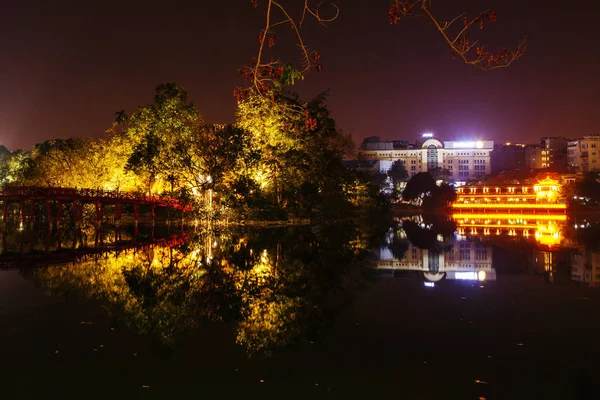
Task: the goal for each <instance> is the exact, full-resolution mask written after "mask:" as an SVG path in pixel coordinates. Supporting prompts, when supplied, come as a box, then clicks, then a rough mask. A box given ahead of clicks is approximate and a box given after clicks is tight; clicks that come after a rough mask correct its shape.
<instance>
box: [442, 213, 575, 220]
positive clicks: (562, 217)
mask: <svg viewBox="0 0 600 400" xmlns="http://www.w3.org/2000/svg"><path fill="white" fill-rule="evenodd" d="M486 217H489V214H476V213H464V214H463V213H456V214H452V218H454V219H465V218H475V219H483V218H486ZM523 217H525V218H527V219H528V220H536V221H539V220H542V221H544V220H545V221H566V220H567V216H566V215H565V214H554V215H553V214H531V215H529V214H527V215H522V214H494V218H500V219H516V218H523Z"/></svg>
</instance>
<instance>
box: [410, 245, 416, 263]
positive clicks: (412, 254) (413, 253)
mask: <svg viewBox="0 0 600 400" xmlns="http://www.w3.org/2000/svg"><path fill="white" fill-rule="evenodd" d="M411 256H412V258H413V260H414V259H416V258H417V248H416V247H413V248H412V249H411Z"/></svg>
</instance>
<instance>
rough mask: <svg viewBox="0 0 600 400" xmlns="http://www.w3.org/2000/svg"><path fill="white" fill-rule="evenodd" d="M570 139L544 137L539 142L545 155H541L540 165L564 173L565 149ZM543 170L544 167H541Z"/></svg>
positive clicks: (565, 165) (565, 164)
mask: <svg viewBox="0 0 600 400" xmlns="http://www.w3.org/2000/svg"><path fill="white" fill-rule="evenodd" d="M569 142H570V139H567V138H564V137H556V136H553V137H550V136H547V137H544V138H542V141H541V144H540V146H541V148H542V150H546V151H547V153H545V154H543V153H542V164H544V163H545V164H546V166H547V167H549V168H552V169H553V170H554V171H558V172H565V171H566V170H567V160H568V157H567V147H568V144H569ZM542 168H544V167H542Z"/></svg>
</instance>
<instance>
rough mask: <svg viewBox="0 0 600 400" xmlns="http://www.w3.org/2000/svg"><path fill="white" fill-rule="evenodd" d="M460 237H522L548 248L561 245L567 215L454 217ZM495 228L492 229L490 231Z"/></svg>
mask: <svg viewBox="0 0 600 400" xmlns="http://www.w3.org/2000/svg"><path fill="white" fill-rule="evenodd" d="M452 217H453V218H454V220H455V221H456V222H457V225H458V228H457V234H458V237H466V236H479V235H483V236H491V235H495V236H500V235H507V236H511V237H517V236H522V237H525V238H530V237H534V238H535V240H536V241H537V242H538V243H540V244H542V245H545V246H556V245H559V244H560V242H561V240H562V229H563V227H564V226H565V222H563V221H566V215H564V214H527V215H524V214H484V213H481V214H454V215H453V216H452ZM492 227H493V229H491V228H492Z"/></svg>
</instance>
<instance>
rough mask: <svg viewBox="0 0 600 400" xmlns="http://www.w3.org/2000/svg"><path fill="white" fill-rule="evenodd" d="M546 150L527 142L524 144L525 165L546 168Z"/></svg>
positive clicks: (547, 164) (530, 167) (547, 165)
mask: <svg viewBox="0 0 600 400" xmlns="http://www.w3.org/2000/svg"><path fill="white" fill-rule="evenodd" d="M548 152H549V150H546V149H543V148H542V147H541V146H539V145H531V144H528V145H527V146H525V166H526V167H527V168H529V169H542V168H548V167H549V166H550V164H549V162H548Z"/></svg>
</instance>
